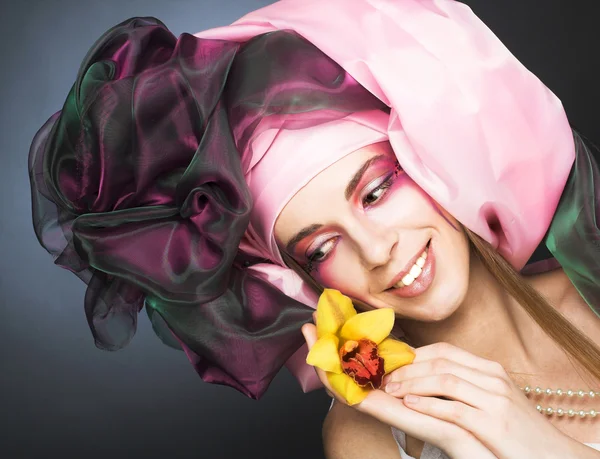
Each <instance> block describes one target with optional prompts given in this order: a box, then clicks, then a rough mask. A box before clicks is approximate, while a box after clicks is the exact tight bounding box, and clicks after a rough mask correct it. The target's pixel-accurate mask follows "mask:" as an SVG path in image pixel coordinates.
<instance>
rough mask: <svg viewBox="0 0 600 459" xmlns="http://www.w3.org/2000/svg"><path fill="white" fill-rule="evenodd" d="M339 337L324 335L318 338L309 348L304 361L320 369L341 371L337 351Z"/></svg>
mask: <svg viewBox="0 0 600 459" xmlns="http://www.w3.org/2000/svg"><path fill="white" fill-rule="evenodd" d="M339 341H340V340H339V339H338V337H337V336H335V335H325V336H323V337H322V338H319V339H318V340H317V341H316V342H315V344H313V346H312V347H311V348H310V351H309V352H308V356H307V357H306V363H308V364H309V365H312V366H313V367H319V368H320V369H321V370H324V371H328V372H332V373H337V374H339V373H341V372H342V363H341V361H340V354H339V351H338V344H339Z"/></svg>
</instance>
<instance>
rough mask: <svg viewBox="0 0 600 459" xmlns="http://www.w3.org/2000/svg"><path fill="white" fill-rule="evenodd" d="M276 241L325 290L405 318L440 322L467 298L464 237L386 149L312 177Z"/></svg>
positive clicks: (287, 211) (368, 150)
mask: <svg viewBox="0 0 600 459" xmlns="http://www.w3.org/2000/svg"><path fill="white" fill-rule="evenodd" d="M275 238H276V240H277V243H278V244H279V247H280V250H282V251H285V252H287V253H288V254H289V255H291V256H292V257H293V258H294V259H295V260H296V261H297V262H298V263H299V264H300V265H301V266H303V267H304V268H305V269H306V270H307V271H308V272H309V274H310V275H311V276H312V277H313V278H314V279H315V280H316V281H317V282H319V283H320V284H321V285H323V286H324V287H327V288H334V289H337V290H340V291H341V292H342V293H344V294H345V295H348V296H350V297H351V298H353V299H355V300H359V301H361V302H364V303H366V304H367V305H370V306H371V307H374V308H381V307H392V308H393V309H394V310H395V311H396V313H397V314H398V315H399V316H402V317H406V318H409V319H415V320H423V321H437V320H442V319H444V318H446V317H448V316H449V315H451V314H452V313H453V312H454V311H455V310H456V308H458V306H459V305H460V304H461V302H462V301H463V299H464V297H465V295H466V292H467V288H468V279H469V244H468V240H467V237H466V235H465V233H464V232H463V231H462V230H461V229H460V226H459V224H458V222H457V221H456V220H455V219H454V218H453V217H451V216H450V215H449V214H448V213H447V212H445V211H444V210H443V209H441V208H440V207H439V206H438V205H437V203H435V202H434V201H433V200H432V199H431V198H430V197H429V196H428V195H427V194H425V192H423V190H421V188H419V186H417V185H416V184H415V183H414V182H413V181H412V180H411V179H410V178H409V177H408V176H407V175H406V174H405V173H404V172H403V171H402V170H401V169H399V166H398V163H397V162H396V158H395V156H394V153H393V151H392V149H391V147H390V145H389V143H388V142H381V143H377V144H373V145H369V146H367V147H364V148H361V149H360V150H357V151H355V152H353V153H351V154H349V155H348V156H346V157H344V158H343V159H341V160H339V161H337V162H336V163H334V164H333V165H331V166H330V167H328V168H327V169H326V170H324V171H323V172H321V173H320V174H319V175H317V176H316V177H315V178H313V179H312V180H311V181H310V182H309V183H308V184H307V185H306V186H305V187H303V188H302V189H301V190H300V191H299V192H298V193H297V194H296V195H295V196H294V197H293V198H292V200H291V201H290V202H289V203H288V204H287V205H286V206H285V208H284V209H283V211H282V212H281V214H280V215H279V218H278V219H277V222H276V224H275ZM423 252H425V255H424V256H423ZM419 258H420V259H419ZM415 266H416V267H415ZM411 270H412V272H410V271H411ZM407 273H408V274H409V276H408V277H407V276H406V274H407Z"/></svg>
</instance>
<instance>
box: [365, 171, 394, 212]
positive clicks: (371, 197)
mask: <svg viewBox="0 0 600 459" xmlns="http://www.w3.org/2000/svg"><path fill="white" fill-rule="evenodd" d="M393 178H394V174H390V175H389V176H388V177H386V179H385V180H384V181H383V183H381V184H380V185H378V186H377V187H376V188H374V189H372V190H371V191H370V192H369V193H368V194H366V195H365V197H364V198H363V199H362V204H363V206H365V207H368V206H370V205H373V204H374V203H376V202H377V201H379V200H380V199H381V198H382V197H383V196H384V195H385V194H386V192H387V190H388V189H389V188H390V186H392V182H393Z"/></svg>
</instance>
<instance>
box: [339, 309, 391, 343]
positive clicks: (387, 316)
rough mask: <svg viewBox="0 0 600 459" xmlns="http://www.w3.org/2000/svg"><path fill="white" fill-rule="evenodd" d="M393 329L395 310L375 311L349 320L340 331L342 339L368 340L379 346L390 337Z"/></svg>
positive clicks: (363, 313)
mask: <svg viewBox="0 0 600 459" xmlns="http://www.w3.org/2000/svg"><path fill="white" fill-rule="evenodd" d="M393 327H394V310H393V309H390V308H381V309H374V310H372V311H367V312H362V313H360V314H356V315H355V316H353V317H351V318H350V319H348V320H347V321H346V323H345V324H344V325H343V326H342V329H341V330H340V337H341V338H342V339H343V340H353V341H359V340H361V339H365V338H366V339H369V340H371V341H373V342H374V343H376V344H379V343H381V342H382V341H383V340H384V339H386V338H387V337H388V336H389V335H390V333H391V331H392V328H393Z"/></svg>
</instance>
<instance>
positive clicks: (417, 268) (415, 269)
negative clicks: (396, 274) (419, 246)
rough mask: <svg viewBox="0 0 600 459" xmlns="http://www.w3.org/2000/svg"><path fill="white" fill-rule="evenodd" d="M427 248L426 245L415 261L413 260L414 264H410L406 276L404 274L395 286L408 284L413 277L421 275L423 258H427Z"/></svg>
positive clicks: (423, 263)
mask: <svg viewBox="0 0 600 459" xmlns="http://www.w3.org/2000/svg"><path fill="white" fill-rule="evenodd" d="M428 249H429V247H427V248H426V249H425V250H424V251H423V253H422V254H421V255H420V256H419V258H417V261H416V262H415V264H414V265H412V267H411V268H410V271H409V272H408V274H407V275H406V276H404V277H403V278H402V280H401V281H400V282H398V283H397V284H396V285H394V287H395V288H402V287H405V286H407V285H410V284H412V283H413V282H414V281H415V279H416V278H417V277H419V276H420V275H421V273H422V272H423V269H422V268H423V266H425V260H427V250H428Z"/></svg>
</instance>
